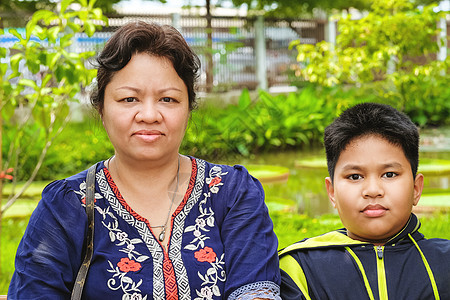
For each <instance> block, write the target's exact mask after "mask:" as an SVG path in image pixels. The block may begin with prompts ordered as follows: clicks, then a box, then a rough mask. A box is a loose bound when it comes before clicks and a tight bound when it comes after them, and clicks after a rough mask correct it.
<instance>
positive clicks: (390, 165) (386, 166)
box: [342, 162, 403, 171]
mask: <svg viewBox="0 0 450 300" xmlns="http://www.w3.org/2000/svg"><path fill="white" fill-rule="evenodd" d="M381 166H382V168H383V169H389V168H402V169H403V166H402V164H400V163H398V162H390V163H386V164H382V165H381ZM363 169H364V167H363V166H360V165H355V164H347V165H345V166H343V167H342V170H343V171H348V170H357V171H360V170H363Z"/></svg>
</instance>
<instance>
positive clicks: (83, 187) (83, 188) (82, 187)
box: [74, 181, 103, 205]
mask: <svg viewBox="0 0 450 300" xmlns="http://www.w3.org/2000/svg"><path fill="white" fill-rule="evenodd" d="M74 192H75V194H78V195H80V197H81V202H82V203H83V204H84V205H86V181H83V182H82V183H80V190H79V191H74ZM101 198H103V197H102V195H101V194H100V193H95V195H94V203H95V202H97V199H101Z"/></svg>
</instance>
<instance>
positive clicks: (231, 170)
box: [192, 157, 249, 176]
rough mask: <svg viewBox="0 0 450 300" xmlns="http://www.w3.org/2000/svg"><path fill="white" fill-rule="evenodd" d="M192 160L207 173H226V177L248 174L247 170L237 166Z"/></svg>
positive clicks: (198, 159)
mask: <svg viewBox="0 0 450 300" xmlns="http://www.w3.org/2000/svg"><path fill="white" fill-rule="evenodd" d="M192 159H194V160H195V161H196V162H197V164H198V165H200V164H203V165H204V166H205V170H206V171H207V172H209V173H218V172H221V173H224V172H226V173H227V175H228V174H229V175H230V176H247V175H248V174H249V173H248V171H247V169H246V168H245V167H244V166H242V165H239V164H235V165H231V164H220V163H214V162H209V161H206V160H203V159H201V158H195V157H192Z"/></svg>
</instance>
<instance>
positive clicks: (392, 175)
mask: <svg viewBox="0 0 450 300" xmlns="http://www.w3.org/2000/svg"><path fill="white" fill-rule="evenodd" d="M383 176H384V177H387V178H393V177H395V176H397V173H394V172H386V173H384V175H383Z"/></svg>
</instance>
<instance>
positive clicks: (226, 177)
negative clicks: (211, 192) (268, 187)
mask: <svg viewBox="0 0 450 300" xmlns="http://www.w3.org/2000/svg"><path fill="white" fill-rule="evenodd" d="M195 161H196V163H197V165H198V166H199V167H200V169H201V168H203V169H204V171H205V183H206V184H207V185H208V186H209V187H210V189H212V188H214V189H217V188H220V189H222V187H221V186H223V188H225V190H227V191H228V192H230V191H233V193H236V192H243V189H245V190H251V191H254V192H258V193H261V194H262V186H261V183H260V182H259V181H258V179H256V178H255V177H253V176H252V175H251V174H250V173H249V172H248V171H247V169H246V168H245V167H244V166H242V165H239V164H236V165H228V164H218V163H212V162H207V161H205V160H202V159H198V158H195ZM202 166H203V167H202Z"/></svg>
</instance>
